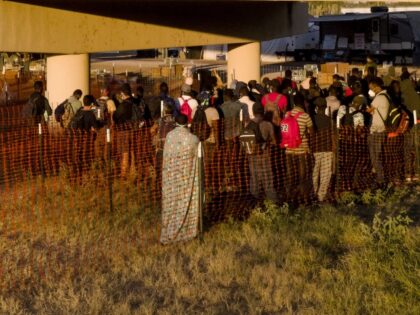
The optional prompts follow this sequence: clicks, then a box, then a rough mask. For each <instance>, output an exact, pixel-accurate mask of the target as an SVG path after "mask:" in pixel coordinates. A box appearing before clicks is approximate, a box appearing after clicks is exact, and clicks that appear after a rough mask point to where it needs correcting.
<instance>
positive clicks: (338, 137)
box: [335, 115, 340, 192]
mask: <svg viewBox="0 0 420 315" xmlns="http://www.w3.org/2000/svg"><path fill="white" fill-rule="evenodd" d="M336 129H337V133H336V138H337V139H336V148H335V151H336V152H337V154H336V161H335V167H336V170H335V172H336V188H335V190H336V192H339V190H340V119H339V117H338V115H337V128H336Z"/></svg>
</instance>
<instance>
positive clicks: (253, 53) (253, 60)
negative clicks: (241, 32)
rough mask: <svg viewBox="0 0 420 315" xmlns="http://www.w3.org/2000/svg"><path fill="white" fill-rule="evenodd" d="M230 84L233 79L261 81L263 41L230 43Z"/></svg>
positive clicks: (228, 56)
mask: <svg viewBox="0 0 420 315" xmlns="http://www.w3.org/2000/svg"><path fill="white" fill-rule="evenodd" d="M227 65H228V86H230V84H231V83H232V81H233V80H235V79H236V80H238V81H243V82H246V83H248V81H250V80H257V82H260V77H261V43H260V42H255V43H247V44H230V45H228V54H227Z"/></svg>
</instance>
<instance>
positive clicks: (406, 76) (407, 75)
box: [401, 71, 410, 81]
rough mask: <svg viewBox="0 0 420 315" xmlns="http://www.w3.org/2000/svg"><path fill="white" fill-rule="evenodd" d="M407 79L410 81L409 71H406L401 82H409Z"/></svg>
mask: <svg viewBox="0 0 420 315" xmlns="http://www.w3.org/2000/svg"><path fill="white" fill-rule="evenodd" d="M407 79H410V73H409V72H408V71H404V72H403V73H402V74H401V81H404V80H407Z"/></svg>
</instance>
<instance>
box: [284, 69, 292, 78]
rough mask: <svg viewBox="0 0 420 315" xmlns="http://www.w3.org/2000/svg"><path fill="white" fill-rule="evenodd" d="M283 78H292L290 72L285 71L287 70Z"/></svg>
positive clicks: (288, 70)
mask: <svg viewBox="0 0 420 315" xmlns="http://www.w3.org/2000/svg"><path fill="white" fill-rule="evenodd" d="M284 76H285V77H286V78H291V77H292V70H290V69H287V70H286V71H285V72H284Z"/></svg>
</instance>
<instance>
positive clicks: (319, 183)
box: [312, 100, 335, 202]
mask: <svg viewBox="0 0 420 315" xmlns="http://www.w3.org/2000/svg"><path fill="white" fill-rule="evenodd" d="M326 109H327V104H326V102H325V100H324V102H323V103H322V102H319V103H317V107H316V115H315V117H314V127H315V128H314V129H315V132H314V137H313V142H312V152H313V154H314V159H315V165H314V169H313V172H312V183H313V188H314V192H315V195H316V196H317V197H318V201H320V202H323V201H324V200H325V198H326V196H327V192H328V187H329V185H330V181H331V176H332V170H333V152H334V151H335V148H334V147H335V145H334V144H335V140H334V138H333V137H334V134H333V132H332V123H333V122H332V120H331V118H330V117H328V116H327V115H326Z"/></svg>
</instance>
